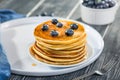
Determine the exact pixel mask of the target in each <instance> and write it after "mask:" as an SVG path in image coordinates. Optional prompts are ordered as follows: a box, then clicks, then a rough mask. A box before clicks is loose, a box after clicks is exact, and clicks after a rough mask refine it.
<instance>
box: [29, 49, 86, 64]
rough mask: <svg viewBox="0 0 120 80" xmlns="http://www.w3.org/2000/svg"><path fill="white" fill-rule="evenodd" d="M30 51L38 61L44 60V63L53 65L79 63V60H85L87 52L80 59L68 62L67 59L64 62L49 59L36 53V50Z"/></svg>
mask: <svg viewBox="0 0 120 80" xmlns="http://www.w3.org/2000/svg"><path fill="white" fill-rule="evenodd" d="M30 53H31V55H32V56H33V57H34V58H35V59H37V60H38V61H40V62H44V63H47V64H52V65H72V64H77V63H79V62H81V61H83V60H85V59H86V54H84V55H83V57H80V58H79V59H78V60H74V61H68V62H65V61H63V62H57V61H49V60H47V59H44V58H42V57H41V56H39V55H37V54H35V52H34V51H32V50H30Z"/></svg>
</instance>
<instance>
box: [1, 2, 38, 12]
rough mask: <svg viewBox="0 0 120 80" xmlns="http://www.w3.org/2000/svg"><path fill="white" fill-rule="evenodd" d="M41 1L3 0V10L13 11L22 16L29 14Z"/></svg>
mask: <svg viewBox="0 0 120 80" xmlns="http://www.w3.org/2000/svg"><path fill="white" fill-rule="evenodd" d="M38 1H39V0H2V1H1V2H0V8H1V9H12V10H15V11H16V12H18V13H21V14H27V13H28V12H29V11H30V10H31V9H32V8H33V7H34V6H35V5H36V4H37V2H38Z"/></svg>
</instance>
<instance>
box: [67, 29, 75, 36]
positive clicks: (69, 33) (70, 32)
mask: <svg viewBox="0 0 120 80" xmlns="http://www.w3.org/2000/svg"><path fill="white" fill-rule="evenodd" d="M65 34H66V35H67V36H72V35H73V34H74V31H73V30H72V29H68V30H66V32H65Z"/></svg>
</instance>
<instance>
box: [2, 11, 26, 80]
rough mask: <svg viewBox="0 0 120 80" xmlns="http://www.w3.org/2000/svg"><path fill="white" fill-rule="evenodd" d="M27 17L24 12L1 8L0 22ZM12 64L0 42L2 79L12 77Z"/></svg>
mask: <svg viewBox="0 0 120 80" xmlns="http://www.w3.org/2000/svg"><path fill="white" fill-rule="evenodd" d="M21 17H25V16H24V15H22V14H18V13H16V12H15V11H13V10H9V9H0V22H1V23H2V22H5V21H8V20H12V19H16V18H21ZM10 74H11V71H10V64H9V62H8V60H7V56H6V55H5V52H4V50H3V48H2V45H1V44H0V80H7V79H8V78H9V77H10Z"/></svg>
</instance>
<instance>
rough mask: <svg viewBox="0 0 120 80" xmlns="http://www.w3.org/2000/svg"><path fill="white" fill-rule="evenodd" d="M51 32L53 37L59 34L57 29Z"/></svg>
mask: <svg viewBox="0 0 120 80" xmlns="http://www.w3.org/2000/svg"><path fill="white" fill-rule="evenodd" d="M50 34H51V36H52V37H56V36H58V32H57V31H55V30H52V31H51V33H50Z"/></svg>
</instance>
